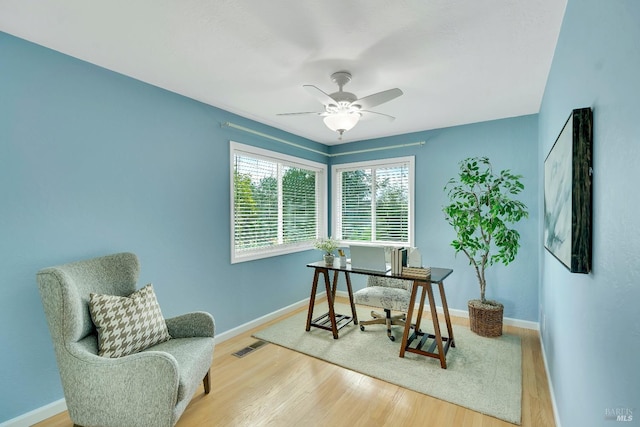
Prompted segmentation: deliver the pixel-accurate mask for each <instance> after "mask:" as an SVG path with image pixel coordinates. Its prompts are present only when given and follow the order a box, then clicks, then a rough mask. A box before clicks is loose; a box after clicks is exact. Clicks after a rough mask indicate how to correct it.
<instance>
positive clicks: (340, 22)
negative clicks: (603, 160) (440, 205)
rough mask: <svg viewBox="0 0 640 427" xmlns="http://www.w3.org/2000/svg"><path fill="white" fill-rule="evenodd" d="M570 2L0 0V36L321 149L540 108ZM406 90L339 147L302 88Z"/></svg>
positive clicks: (360, 94) (364, 92)
mask: <svg viewBox="0 0 640 427" xmlns="http://www.w3.org/2000/svg"><path fill="white" fill-rule="evenodd" d="M565 6H566V0H402V1H401V0H396V1H390V0H322V1H311V0H307V1H304V0H270V1H265V0H134V1H131V0H110V1H87V0H57V1H42V0H0V30H1V31H4V32H7V33H9V34H12V35H15V36H18V37H21V38H24V39H26V40H29V41H32V42H35V43H38V44H40V45H43V46H46V47H49V48H51V49H54V50H57V51H59V52H63V53H65V54H68V55H71V56H74V57H76V58H80V59H82V60H84V61H87V62H90V63H93V64H97V65H99V66H102V67H104V68H107V69H109V70H113V71H116V72H118V73H122V74H124V75H127V76H130V77H133V78H136V79H138V80H141V81H144V82H147V83H150V84H152V85H155V86H159V87H161V88H164V89H167V90H170V91H173V92H176V93H179V94H182V95H185V96H188V97H190V98H193V99H196V100H198V101H201V102H204V103H207V104H210V105H213V106H216V107H220V108H223V109H225V110H228V111H231V112H233V113H237V114H239V115H241V116H244V117H248V118H250V119H253V120H256V121H258V122H261V123H265V124H267V125H271V126H274V127H276V128H279V129H283V130H285V131H289V132H292V133H294V134H296V135H300V136H303V137H306V138H309V139H311V140H314V141H318V142H322V143H325V144H336V143H339V142H349V141H355V140H362V139H369V138H375V137H381V136H390V135H397V134H403V133H408V132H415V131H420V130H427V129H435V128H442V127H448V126H454V125H459V124H465V123H474V122H480V121H486V120H493V119H499V118H505V117H515V116H520V115H525V114H533V113H537V112H538V110H539V107H540V102H541V99H542V95H543V91H544V87H545V84H546V80H547V75H548V72H549V68H550V66H551V60H552V57H553V53H554V50H555V45H556V41H557V38H558V33H559V30H560V25H561V21H562V17H563V14H564V10H565ZM340 70H348V71H350V72H351V73H352V75H353V80H352V81H351V83H349V84H348V85H347V86H346V87H345V90H346V91H349V92H353V93H355V94H356V95H357V96H358V97H363V96H366V95H370V94H372V93H375V92H379V91H382V90H386V89H390V88H394V87H398V88H400V89H402V91H403V92H404V95H403V96H401V97H400V98H397V99H395V100H392V101H390V102H389V103H386V104H383V105H380V106H378V107H375V108H373V110H374V111H378V112H381V113H385V114H390V115H393V116H395V117H396V120H395V121H394V122H391V123H389V122H387V121H385V120H379V121H378V120H367V121H361V122H360V123H358V125H356V127H355V128H354V129H352V130H351V131H349V132H347V133H345V135H344V138H343V140H342V141H338V139H337V137H338V135H337V134H336V133H334V132H331V131H330V130H329V129H327V128H326V127H325V126H324V124H323V123H322V120H321V117H317V116H288V117H287V116H277V115H276V114H277V113H285V112H296V111H322V105H320V103H319V102H318V101H317V100H316V99H315V98H313V97H312V96H310V95H309V93H308V92H307V91H306V90H304V89H303V88H302V85H303V84H312V85H315V86H318V87H319V88H321V89H323V90H324V91H325V92H327V93H332V92H334V91H335V90H337V87H336V86H335V84H334V83H333V82H332V81H331V80H330V78H329V76H330V75H331V74H332V73H333V72H335V71H340Z"/></svg>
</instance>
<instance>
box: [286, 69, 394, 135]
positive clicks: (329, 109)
mask: <svg viewBox="0 0 640 427" xmlns="http://www.w3.org/2000/svg"><path fill="white" fill-rule="evenodd" d="M331 80H332V81H333V82H334V83H335V84H337V85H338V91H337V92H334V93H332V94H331V95H329V94H327V93H325V92H324V91H323V90H321V89H319V88H317V87H316V86H314V85H303V87H304V88H305V89H307V91H308V92H309V93H310V94H311V95H312V96H313V97H315V98H316V99H317V100H318V101H320V102H321V103H322V105H324V111H306V112H300V113H281V114H278V115H279V116H289V115H301V114H316V115H318V116H322V117H324V119H323V121H324V124H325V125H327V127H328V128H329V129H331V130H332V131H335V132H338V133H339V134H340V137H339V139H342V134H343V133H345V132H346V131H348V130H350V129H353V127H354V126H355V125H356V124H357V123H358V121H359V120H360V119H361V118H363V117H367V116H369V117H381V118H385V119H387V120H389V121H393V120H395V117H393V116H390V115H388V114H383V113H378V112H375V111H370V110H369V108H372V107H375V106H377V105H380V104H382V103H385V102H389V101H391V100H392V99H395V98H397V97H399V96H400V95H402V91H401V90H400V89H398V88H394V89H389V90H385V91H382V92H378V93H374V94H373V95H369V96H365V97H364V98H358V97H357V96H355V95H354V94H353V93H351V92H345V91H343V90H342V88H343V87H344V85H346V84H347V83H349V82H350V81H351V73H349V72H348V71H338V72H335V73H333V74H331Z"/></svg>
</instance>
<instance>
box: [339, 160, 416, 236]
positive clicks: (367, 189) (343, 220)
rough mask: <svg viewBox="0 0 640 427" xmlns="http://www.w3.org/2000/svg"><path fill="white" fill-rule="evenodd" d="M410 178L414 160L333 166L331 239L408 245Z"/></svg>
mask: <svg viewBox="0 0 640 427" xmlns="http://www.w3.org/2000/svg"><path fill="white" fill-rule="evenodd" d="M413 176H414V158H413V157H404V158H399V159H386V160H379V161H374V162H362V163H353V164H342V165H336V166H334V167H333V179H334V195H335V207H334V233H333V234H334V237H336V238H338V239H340V240H343V241H346V242H372V243H377V244H389V245H411V244H412V242H413V205H414V201H413V199H414V194H413V193H414V192H413V179H414V178H413Z"/></svg>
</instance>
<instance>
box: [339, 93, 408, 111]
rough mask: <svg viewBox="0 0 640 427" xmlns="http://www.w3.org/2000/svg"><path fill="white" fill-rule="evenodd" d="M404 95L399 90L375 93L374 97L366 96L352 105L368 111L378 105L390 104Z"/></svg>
mask: <svg viewBox="0 0 640 427" xmlns="http://www.w3.org/2000/svg"><path fill="white" fill-rule="evenodd" d="M400 95H402V91H401V90H400V89H398V88H394V89H389V90H385V91H382V92H378V93H374V94H373V95H369V96H365V97H364V98H360V99H356V100H355V101H353V102H352V103H351V105H359V106H360V109H362V110H366V109H368V108H371V107H375V106H376V105H380V104H383V103H385V102H389V101H391V100H392V99H395V98H397V97H399V96H400Z"/></svg>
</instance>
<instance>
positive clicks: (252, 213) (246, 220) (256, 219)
mask: <svg viewBox="0 0 640 427" xmlns="http://www.w3.org/2000/svg"><path fill="white" fill-rule="evenodd" d="M231 162H232V168H231V169H232V185H231V187H232V189H231V190H232V191H231V196H232V203H231V206H232V209H233V211H232V213H231V222H232V224H231V230H232V236H231V241H232V248H231V249H232V254H231V258H232V262H240V261H246V260H250V259H257V258H263V257H267V256H273V255H280V254H284V253H291V252H295V251H299V250H306V249H309V248H312V247H313V242H314V241H315V239H316V238H318V236H320V235H321V234H324V229H325V226H324V223H325V220H324V218H325V215H324V210H325V209H326V184H325V181H326V178H325V175H326V166H324V165H321V164H318V163H315V162H310V161H307V160H304V159H298V158H295V157H291V156H286V155H283V154H280V153H275V152H271V151H267V150H262V149H258V148H256V147H251V146H247V145H242V144H238V143H232V144H231Z"/></svg>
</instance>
